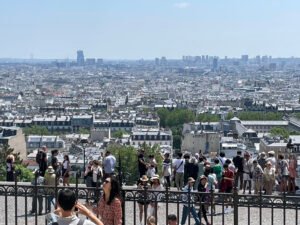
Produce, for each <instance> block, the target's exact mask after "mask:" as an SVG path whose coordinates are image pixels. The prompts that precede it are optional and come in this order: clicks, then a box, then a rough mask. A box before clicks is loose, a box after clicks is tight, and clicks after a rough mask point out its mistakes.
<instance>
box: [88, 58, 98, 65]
mask: <svg viewBox="0 0 300 225" xmlns="http://www.w3.org/2000/svg"><path fill="white" fill-rule="evenodd" d="M86 65H89V66H94V65H96V59H95V58H88V59H86Z"/></svg>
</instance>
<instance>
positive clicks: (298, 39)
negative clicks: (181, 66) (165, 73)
mask: <svg viewBox="0 0 300 225" xmlns="http://www.w3.org/2000/svg"><path fill="white" fill-rule="evenodd" d="M299 12H300V1H299V0H189V1H174V0H106V1H104V0H0V30H1V31H0V34H1V36H0V58H3V57H14V58H17V57H18V58H29V57H30V55H31V54H32V55H33V56H34V58H75V57H76V50H77V49H82V50H83V51H84V54H85V57H99V58H106V59H107V58H110V59H125V58H126V59H139V58H145V59H147V58H154V57H161V56H166V57H167V58H181V57H182V55H202V54H205V55H206V54H208V55H218V56H221V57H223V56H225V55H227V56H229V57H234V56H237V57H240V55H242V54H249V55H250V57H254V56H255V55H259V54H260V55H265V54H266V55H273V56H274V57H276V56H283V57H289V56H300V13H299Z"/></svg>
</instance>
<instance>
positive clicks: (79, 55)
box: [77, 50, 84, 66]
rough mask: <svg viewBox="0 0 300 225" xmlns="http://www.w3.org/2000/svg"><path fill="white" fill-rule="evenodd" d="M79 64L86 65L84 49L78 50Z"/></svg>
mask: <svg viewBox="0 0 300 225" xmlns="http://www.w3.org/2000/svg"><path fill="white" fill-rule="evenodd" d="M77 65H78V66H83V65H84V55H83V51H82V50H78V51H77Z"/></svg>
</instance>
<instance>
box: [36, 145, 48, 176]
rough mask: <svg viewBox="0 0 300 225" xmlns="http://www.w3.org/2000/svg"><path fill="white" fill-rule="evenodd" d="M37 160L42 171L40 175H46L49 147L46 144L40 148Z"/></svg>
mask: <svg viewBox="0 0 300 225" xmlns="http://www.w3.org/2000/svg"><path fill="white" fill-rule="evenodd" d="M35 161H36V162H37V163H38V165H39V171H40V175H41V176H42V177H44V176H45V172H46V170H47V168H48V165H47V161H48V160H47V147H46V146H43V147H42V149H40V150H39V151H38V153H37V154H36V158H35Z"/></svg>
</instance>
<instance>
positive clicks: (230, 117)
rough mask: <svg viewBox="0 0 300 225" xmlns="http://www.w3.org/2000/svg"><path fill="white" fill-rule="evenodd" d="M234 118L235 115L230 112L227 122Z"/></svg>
mask: <svg viewBox="0 0 300 225" xmlns="http://www.w3.org/2000/svg"><path fill="white" fill-rule="evenodd" d="M233 117H234V113H233V112H229V113H227V116H226V120H231V119H232V118H233Z"/></svg>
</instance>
